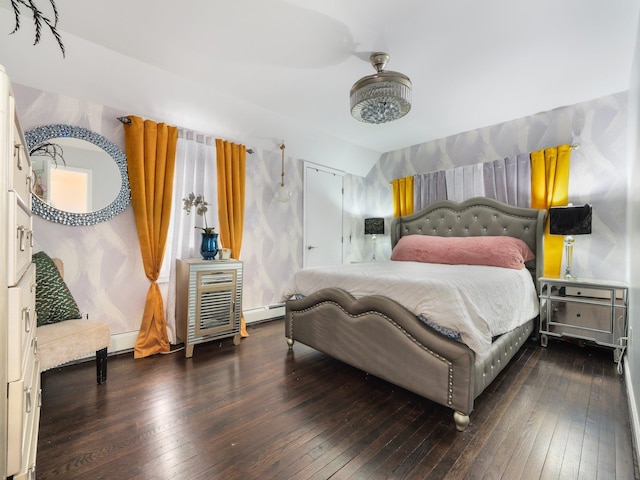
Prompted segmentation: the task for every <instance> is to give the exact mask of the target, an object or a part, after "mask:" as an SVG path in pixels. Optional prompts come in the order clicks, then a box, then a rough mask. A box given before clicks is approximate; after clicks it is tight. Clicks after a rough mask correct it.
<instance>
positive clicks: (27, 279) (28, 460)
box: [0, 66, 41, 480]
mask: <svg viewBox="0 0 640 480" xmlns="http://www.w3.org/2000/svg"><path fill="white" fill-rule="evenodd" d="M0 118H1V119H2V120H1V123H0V165H2V168H1V171H0V185H1V186H2V199H0V218H1V219H2V221H3V222H5V223H4V224H3V226H2V228H1V229H0V232H1V234H0V236H1V237H2V238H1V239H0V277H1V280H0V291H1V293H0V309H2V312H1V314H0V341H1V342H2V344H1V347H0V349H1V350H2V351H3V352H4V355H6V356H5V358H4V361H3V362H1V363H0V365H2V372H1V373H0V378H1V380H2V383H3V384H6V385H5V387H4V388H5V389H6V392H7V396H6V398H5V399H3V400H4V401H3V403H2V404H0V407H2V410H1V412H2V413H1V415H0V416H1V418H0V426H1V427H2V436H1V437H0V438H2V442H3V443H4V445H3V446H4V447H5V448H1V449H0V454H2V453H4V452H6V456H5V457H4V458H2V459H1V460H0V472H2V475H0V477H1V476H4V477H11V476H13V479H14V480H17V479H30V480H31V479H35V477H36V474H35V468H36V449H37V445H38V424H39V420H40V398H41V395H40V369H39V365H38V360H37V358H36V349H37V339H36V337H35V333H36V311H35V295H36V274H35V265H34V264H33V263H31V253H32V247H33V230H32V219H31V215H32V213H31V182H32V173H31V161H30V159H29V155H28V152H27V150H26V142H25V141H24V136H23V134H22V130H21V129H20V125H19V123H18V119H17V117H16V113H15V102H14V99H13V96H12V94H11V86H10V83H9V79H8V77H7V75H6V73H5V71H4V69H3V68H2V67H1V66H0Z"/></svg>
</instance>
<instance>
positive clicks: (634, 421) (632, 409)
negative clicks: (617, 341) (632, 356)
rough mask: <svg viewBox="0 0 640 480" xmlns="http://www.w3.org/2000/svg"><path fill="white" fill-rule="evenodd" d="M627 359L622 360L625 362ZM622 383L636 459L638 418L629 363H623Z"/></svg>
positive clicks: (639, 419) (639, 424)
mask: <svg viewBox="0 0 640 480" xmlns="http://www.w3.org/2000/svg"><path fill="white" fill-rule="evenodd" d="M627 358H628V357H625V358H624V359H625V360H627ZM624 381H625V383H626V385H627V399H628V400H629V414H630V415H631V419H630V420H631V440H632V443H633V449H634V450H635V454H636V458H640V457H638V453H640V452H639V450H638V433H640V418H639V417H638V408H637V406H636V405H637V404H636V396H635V393H634V391H633V383H631V372H630V371H629V363H628V362H627V361H625V362H624Z"/></svg>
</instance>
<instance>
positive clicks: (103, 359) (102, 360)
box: [96, 347, 107, 385]
mask: <svg viewBox="0 0 640 480" xmlns="http://www.w3.org/2000/svg"><path fill="white" fill-rule="evenodd" d="M96 372H97V374H98V384H99V385H102V384H103V383H105V382H106V381H107V348H106V347H105V348H103V349H102V350H98V351H97V352H96Z"/></svg>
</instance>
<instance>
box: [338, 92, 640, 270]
mask: <svg viewBox="0 0 640 480" xmlns="http://www.w3.org/2000/svg"><path fill="white" fill-rule="evenodd" d="M564 143H569V144H577V145H579V148H577V149H575V150H573V152H572V155H571V171H570V176H569V201H570V202H572V203H574V204H575V205H580V204H583V203H590V204H591V205H592V206H593V234H592V235H582V236H577V237H575V238H576V240H575V247H574V259H573V262H574V263H573V271H574V272H575V274H576V275H578V276H585V277H592V278H602V279H611V280H624V279H625V277H626V268H627V267H626V259H625V255H626V240H625V235H626V223H625V217H626V199H627V179H626V168H627V167H626V165H627V94H626V93H620V94H616V95H611V96H607V97H603V98H600V99H596V100H592V101H589V102H584V103H580V104H577V105H572V106H568V107H561V108H557V109H554V110H551V111H549V112H543V113H539V114H537V115H533V116H530V117H525V118H521V119H518V120H514V121H511V122H506V123H502V124H498V125H493V126H490V127H486V128H481V129H477V130H473V131H470V132H464V133H461V134H458V135H453V136H450V137H447V138H442V139H439V140H434V141H431V142H426V143H423V144H420V145H414V146H412V147H408V148H404V149H401V150H397V151H394V152H390V153H386V154H384V155H383V156H382V157H381V158H380V160H379V161H378V163H377V164H376V165H375V167H374V168H373V169H372V171H371V172H370V173H369V174H368V176H367V178H366V179H365V182H364V185H361V184H360V183H359V182H355V181H354V182H353V183H355V184H356V185H357V190H358V192H357V194H356V195H354V197H355V198H354V200H353V201H354V203H356V204H358V205H359V208H360V210H361V211H363V212H364V213H365V214H366V215H367V216H368V215H378V214H379V215H380V216H384V217H385V218H386V219H387V221H386V223H387V227H388V226H389V225H390V223H391V220H392V218H393V208H392V196H391V185H390V184H389V183H390V182H391V180H393V179H394V178H398V177H405V176H408V175H413V174H416V173H427V172H431V171H437V170H444V169H447V168H453V167H457V166H463V165H471V164H474V163H479V162H488V161H493V160H496V159H498V158H504V157H509V156H513V155H516V154H518V153H528V152H531V151H536V150H540V149H543V148H548V147H554V146H556V145H561V144H564ZM361 223H363V222H361V221H360V219H357V220H354V223H352V224H351V225H350V228H351V229H352V230H353V231H354V232H359V234H358V235H356V236H357V237H358V238H361V239H362V238H363V232H364V227H363V225H361ZM363 242H364V244H365V245H366V244H367V239H364V240H363ZM377 246H378V249H379V250H378V254H377V255H376V257H377V258H382V257H385V258H388V257H389V255H390V253H391V242H390V237H389V236H388V235H386V236H384V237H378V242H377ZM362 251H363V248H362V247H361V248H360V249H353V250H352V252H350V253H351V254H352V255H353V256H352V257H351V259H352V260H355V259H357V258H356V257H357V255H358V254H359V253H361V252H362Z"/></svg>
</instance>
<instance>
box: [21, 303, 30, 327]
mask: <svg viewBox="0 0 640 480" xmlns="http://www.w3.org/2000/svg"><path fill="white" fill-rule="evenodd" d="M22 320H23V321H24V331H25V332H26V333H29V332H30V331H31V308H30V307H24V308H23V309H22Z"/></svg>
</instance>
